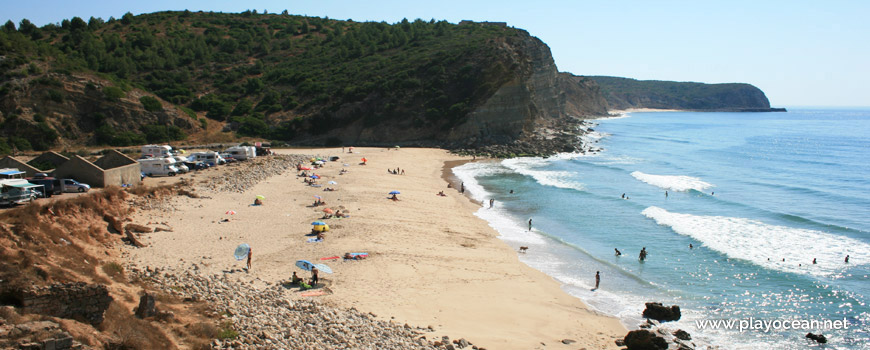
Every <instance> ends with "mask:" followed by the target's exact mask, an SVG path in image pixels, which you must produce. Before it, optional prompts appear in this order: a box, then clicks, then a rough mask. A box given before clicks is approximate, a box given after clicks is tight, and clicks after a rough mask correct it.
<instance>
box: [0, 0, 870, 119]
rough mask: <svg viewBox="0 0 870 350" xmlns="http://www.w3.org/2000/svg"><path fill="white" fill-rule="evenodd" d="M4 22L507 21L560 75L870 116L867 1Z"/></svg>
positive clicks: (171, 5) (56, 5)
mask: <svg viewBox="0 0 870 350" xmlns="http://www.w3.org/2000/svg"><path fill="white" fill-rule="evenodd" d="M0 4H2V5H0V9H2V11H0V12H2V15H0V18H2V20H3V22H5V21H6V20H8V19H11V20H12V21H13V22H15V23H16V24H17V23H18V22H19V21H20V20H21V19H22V18H27V19H29V20H30V21H31V22H33V23H34V24H36V25H39V26H42V25H44V24H47V23H58V22H60V21H61V20H63V19H69V18H72V17H74V16H79V17H82V18H84V19H85V20H87V19H88V18H90V17H91V16H94V17H102V18H103V19H108V18H109V17H115V18H120V17H121V16H122V15H123V14H124V13H126V12H128V11H129V12H132V13H133V14H140V13H149V12H155V11H163V10H184V9H189V10H191V11H195V10H203V11H215V12H241V11H244V10H246V9H256V10H257V11H258V12H262V11H263V10H268V11H269V12H281V11H283V10H285V9H287V10H288V11H289V12H290V13H291V14H297V15H309V16H318V17H325V16H328V17H329V18H334V19H353V20H355V21H386V22H388V23H395V22H397V21H400V20H401V19H402V18H408V19H410V20H413V19H416V18H422V19H425V20H428V19H432V18H434V19H436V20H442V19H444V20H447V21H449V22H453V23H456V22H459V21H460V20H463V19H469V20H475V21H500V22H507V23H508V25H511V26H514V27H517V28H522V29H526V30H528V31H529V32H530V33H531V34H532V35H534V36H536V37H538V38H540V39H541V40H543V41H544V42H545V43H547V44H548V45H549V46H550V49H551V50H552V52H553V57H554V58H555V60H556V65H557V66H558V67H559V70H561V71H567V72H571V73H574V74H578V75H612V76H622V77H630V78H637V79H658V80H677V81H699V82H705V83H725V82H746V83H750V84H753V85H755V86H758V87H759V88H761V89H762V90H764V92H765V93H766V94H767V96H768V98H769V99H770V102H771V105H773V106H870V87H868V86H870V39H868V38H870V20H868V15H870V1H861V0H855V1H837V0H834V1H803V0H794V1H759V0H750V1H744V0H732V1H667V0H661V1H648V0H643V1H620V0H610V1H585V0H575V1H569V0H566V1H547V0H542V1H515V0H500V1H470V0H465V1H457V0H443V1H428V2H415V1H410V0H404V1H401V0H367V1H334V0H307V1H277V0H273V1H258V0H250V1H227V0H217V1H180V0H179V1H166V0H151V1H136V2H132V1H131V2H128V1H93V0H81V1H79V0H76V1H69V0H66V1H58V0H50V1H41V0H30V1H27V0H16V1H10V0H0Z"/></svg>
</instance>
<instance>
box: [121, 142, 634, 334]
mask: <svg viewBox="0 0 870 350" xmlns="http://www.w3.org/2000/svg"><path fill="white" fill-rule="evenodd" d="M278 152H279V153H286V154H311V155H320V156H331V155H335V156H340V157H341V158H342V159H341V160H340V161H338V162H329V163H327V165H326V167H324V168H322V169H318V170H317V171H316V173H317V174H320V175H322V176H323V178H322V179H321V180H319V182H320V183H321V184H323V185H324V187H326V186H330V187H335V188H336V189H337V191H335V192H326V191H323V187H321V188H315V187H309V186H305V185H304V184H303V183H302V178H298V177H296V173H295V171H294V170H295V169H290V170H288V171H287V172H285V173H284V174H282V175H279V176H274V177H271V178H269V179H267V180H265V181H262V182H260V183H259V184H257V185H256V186H255V187H254V188H253V189H251V190H248V191H247V192H245V193H241V194H240V193H207V192H202V191H200V192H201V193H200V194H201V195H205V196H208V197H209V198H187V197H177V198H176V199H174V201H175V203H174V207H175V208H176V210H175V211H174V212H171V213H167V212H156V211H143V212H140V213H138V214H137V217H136V218H135V220H136V222H137V223H145V222H148V221H150V222H165V223H166V224H168V225H169V226H170V227H172V229H173V232H156V233H152V234H148V235H146V236H144V237H143V241H144V242H145V243H147V244H149V246H148V247H146V248H138V249H137V248H130V249H129V257H130V258H131V259H132V260H133V261H134V262H135V263H136V264H137V265H140V266H143V267H144V266H151V267H160V266H176V267H177V266H192V264H194V263H195V264H197V265H198V268H200V269H203V270H205V272H207V273H215V274H221V273H225V274H229V275H230V276H231V278H238V279H239V280H242V281H250V282H252V283H253V285H254V286H257V285H265V283H276V282H278V281H280V280H286V279H288V278H289V276H290V274H291V273H292V272H293V271H297V272H298V273H299V274H300V276H302V277H304V278H308V277H309V273H308V272H304V271H302V270H300V269H298V268H296V267H295V266H294V263H295V261H296V260H299V259H307V260H310V261H312V262H315V263H326V264H327V265H329V266H330V267H331V268H332V269H333V270H334V274H324V273H321V279H322V280H325V284H326V285H327V288H328V290H329V291H331V292H332V293H331V294H329V295H325V296H320V297H317V298H318V300H320V301H322V302H324V303H329V304H332V305H335V306H343V307H356V308H357V309H358V310H362V311H367V312H372V313H374V314H376V315H378V317H379V318H382V319H393V320H394V321H395V322H398V323H400V324H402V323H408V324H410V325H413V326H421V327H427V326H432V328H434V329H435V330H436V331H435V332H432V333H428V334H427V338H428V339H434V338H440V337H441V336H442V335H448V336H450V337H451V338H452V339H458V338H466V339H468V340H469V341H471V342H472V343H474V344H475V345H478V346H482V347H486V348H487V349H524V350H525V349H543V348H547V349H581V348H586V349H617V346H616V345H615V344H614V339H616V338H621V337H622V336H623V335H624V334H625V333H626V332H627V331H626V329H625V328H624V327H623V326H622V325H621V324H620V323H619V322H618V320H616V319H615V318H612V317H608V316H603V315H600V314H598V313H595V312H593V311H590V310H588V309H587V307H586V306H585V305H584V304H583V303H582V302H581V301H580V300H579V299H576V298H574V297H572V296H570V295H568V294H567V293H565V292H564V291H562V290H561V288H560V286H559V283H558V282H556V281H555V280H553V279H552V278H550V277H549V276H547V275H545V274H543V273H541V272H539V271H537V270H534V269H532V268H530V267H528V266H526V265H525V264H523V263H521V262H520V261H519V259H518V257H517V253H516V252H515V251H514V250H513V249H512V248H511V247H509V246H508V245H507V244H506V243H504V242H503V241H501V240H499V239H498V238H497V236H498V233H497V232H496V231H494V230H493V229H492V228H490V227H489V226H488V225H487V223H486V222H485V221H483V220H481V219H479V218H477V217H476V216H474V215H473V212H474V211H476V210H477V209H478V208H479V204H476V203H474V202H472V201H471V200H469V199H468V198H467V197H465V196H462V195H460V194H459V192H458V191H457V190H456V189H455V188H454V189H448V188H447V182H446V181H445V180H444V178H442V168H443V166H444V163H445V162H446V161H457V160H462V159H464V158H462V157H459V156H455V155H451V154H449V153H447V152H446V151H444V150H439V149H401V150H386V149H383V148H356V149H355V153H354V154H346V153H345V154H341V148H332V149H302V150H279V151H278ZM362 157H365V158H367V160H368V165H365V166H363V165H360V164H359V163H360V159H361V158H362ZM342 163H347V164H348V165H349V166H343V165H342ZM397 167H399V168H401V169H403V170H405V174H406V175H392V174H389V173H387V169H395V168H397ZM341 169H347V170H348V171H349V172H348V173H346V174H344V175H339V170H341ZM187 176H190V175H187ZM194 178H195V179H196V178H197V177H194ZM199 179H200V180H198V181H201V179H202V177H201V176H200V177H199ZM327 181H336V182H338V185H326V182H327ZM392 190H397V191H401V194H400V195H398V197H399V199H400V201H397V202H396V201H392V200H389V199H387V197H388V194H387V193H388V192H390V191H392ZM442 190H443V191H445V193H446V194H447V197H441V196H437V195H436V193H438V192H439V191H442ZM256 195H263V196H265V197H266V200H265V204H264V205H263V206H257V207H255V206H250V204H251V203H253V200H254V197H255V196H256ZM315 195H319V196H322V197H323V199H324V201H325V202H326V204H327V207H331V208H335V207H337V206H343V207H345V208H346V209H347V211H348V212H349V214H350V215H351V217H350V218H345V219H328V220H325V221H326V222H327V223H328V224H329V226H330V228H331V230H330V231H329V232H327V233H326V239H325V240H324V241H323V242H319V243H307V242H306V240H307V239H308V238H309V237H307V236H306V234H308V233H309V232H310V229H311V225H310V223H311V222H312V221H315V220H318V219H319V218H320V217H321V216H322V214H323V213H322V209H323V208H324V207H310V205H311V204H312V202H313V201H314V196H315ZM229 210H234V211H235V212H236V214H235V215H227V214H225V213H226V212H227V211H229ZM224 218H228V219H229V220H230V221H229V222H221V220H222V219H224ZM243 242H245V243H249V244H250V245H251V247H252V250H253V268H252V269H251V271H250V272H249V273H246V272H244V271H242V270H241V268H242V267H244V261H238V262H237V261H235V260H234V259H233V257H232V252H233V250H234V248H235V247H236V246H237V245H238V244H240V243H243ZM345 252H367V253H369V257H368V259H365V260H360V261H343V260H342V259H336V260H325V261H321V260H320V258H322V257H331V256H340V255H343V254H344V253H345ZM292 294H293V297H297V298H301V297H302V296H301V295H299V293H297V292H293V293H292ZM563 339H572V340H576V341H577V342H576V343H573V344H570V345H566V344H563V343H562V342H561V341H562V340H563Z"/></svg>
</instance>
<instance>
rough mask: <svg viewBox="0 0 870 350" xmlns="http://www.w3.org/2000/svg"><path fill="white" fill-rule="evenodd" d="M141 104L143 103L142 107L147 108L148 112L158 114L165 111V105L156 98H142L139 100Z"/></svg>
mask: <svg viewBox="0 0 870 350" xmlns="http://www.w3.org/2000/svg"><path fill="white" fill-rule="evenodd" d="M139 102H141V103H142V106H143V107H145V110H146V111H149V112H157V111H162V110H163V104H161V103H160V101H158V100H157V99H156V98H154V97H151V96H142V97H140V98H139Z"/></svg>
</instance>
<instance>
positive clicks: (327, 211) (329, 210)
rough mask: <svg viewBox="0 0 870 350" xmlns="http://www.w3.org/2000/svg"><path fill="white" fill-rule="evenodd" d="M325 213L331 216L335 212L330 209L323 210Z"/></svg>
mask: <svg viewBox="0 0 870 350" xmlns="http://www.w3.org/2000/svg"><path fill="white" fill-rule="evenodd" d="M323 212H324V213H329V214H332V213H334V211H332V209H329V208H326V209H323Z"/></svg>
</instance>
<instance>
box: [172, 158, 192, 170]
mask: <svg viewBox="0 0 870 350" xmlns="http://www.w3.org/2000/svg"><path fill="white" fill-rule="evenodd" d="M171 158H172V159H175V164H174V165H175V167H176V168H178V172H179V173H181V174H186V173H187V172H188V171H190V170H191V169H190V168H189V167H188V166H187V165H185V164H184V162H186V161H187V158H184V157H182V156H172V157H171Z"/></svg>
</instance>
